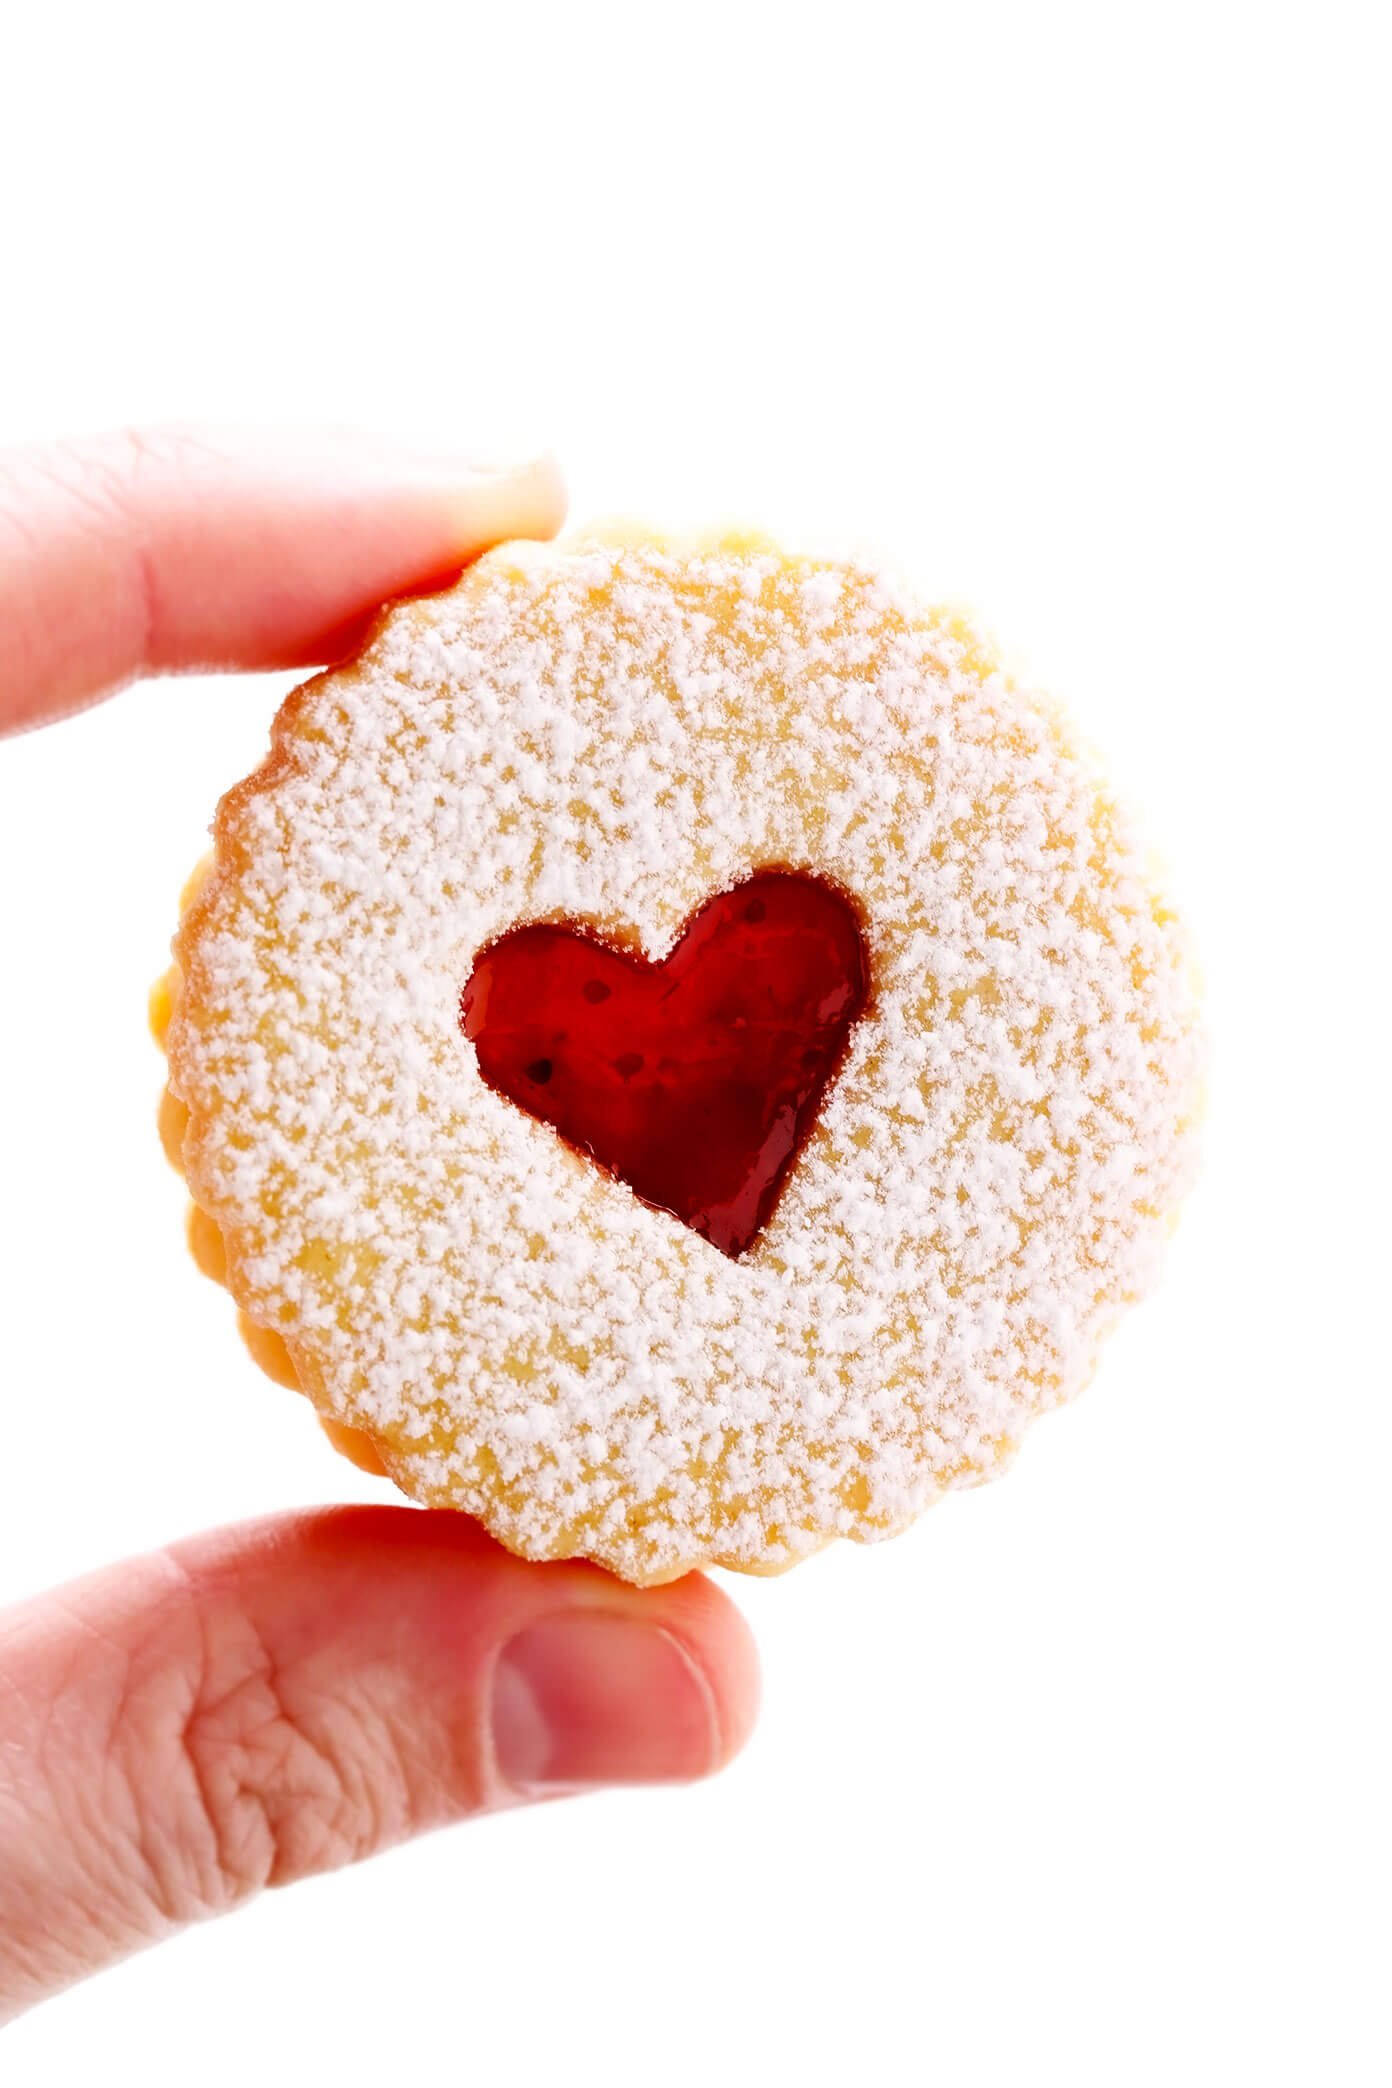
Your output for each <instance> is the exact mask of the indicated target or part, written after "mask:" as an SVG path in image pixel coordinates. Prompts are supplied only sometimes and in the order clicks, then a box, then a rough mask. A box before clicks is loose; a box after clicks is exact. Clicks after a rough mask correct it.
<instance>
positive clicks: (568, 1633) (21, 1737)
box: [0, 1508, 756, 2021]
mask: <svg viewBox="0 0 1392 2088" xmlns="http://www.w3.org/2000/svg"><path fill="white" fill-rule="evenodd" d="M755 1696H756V1681H755V1665H754V1655H753V1650H752V1646H751V1643H750V1640H749V1637H748V1633H747V1631H746V1628H745V1626H744V1625H743V1623H742V1622H741V1620H740V1618H739V1615H738V1613H737V1612H736V1611H735V1609H734V1608H733V1606H732V1605H731V1604H730V1603H728V1602H727V1601H726V1599H725V1598H724V1597H723V1596H722V1595H720V1594H719V1593H718V1592H717V1591H716V1590H715V1589H714V1588H713V1587H712V1586H711V1585H710V1583H709V1582H707V1581H703V1580H701V1579H699V1578H698V1577H695V1576H690V1577H688V1578H687V1579H685V1580H681V1581H678V1582H674V1583H673V1584H671V1585H670V1586H667V1587H664V1588H660V1589H655V1590H650V1591H647V1592H643V1591H640V1590H637V1589H634V1588H630V1587H627V1586H625V1585H624V1584H623V1583H622V1582H619V1581H616V1580H614V1579H612V1578H611V1577H610V1576H609V1575H607V1574H605V1573H602V1572H600V1571H599V1570H598V1569H597V1568H594V1567H590V1566H586V1565H584V1564H581V1563H566V1564H560V1565H546V1566H536V1565H529V1564H527V1563H526V1562H525V1561H523V1560H520V1559H516V1558H514V1557H512V1556H511V1555H510V1554H509V1553H507V1552H505V1551H503V1550H502V1549H501V1548H500V1547H499V1546H497V1545H496V1544H494V1543H493V1542H492V1540H491V1539H490V1538H488V1537H487V1536H486V1535H484V1533H483V1532H482V1531H480V1530H479V1529H478V1528H477V1527H476V1526H475V1525H474V1524H472V1523H470V1522H469V1521H468V1520H467V1519H466V1518H464V1517H462V1516H459V1515H455V1514H451V1513H449V1512H446V1511H441V1512H434V1513H432V1512H429V1511H422V1510H416V1509H410V1508H380V1509H379V1508H342V1509H330V1510H327V1511H324V1512H322V1513H317V1514H306V1515H298V1516H288V1517H282V1518H279V1519H276V1520H274V1521H269V1522H263V1523H255V1524H250V1525H246V1526H243V1527H241V1528H238V1529H234V1530H230V1531H224V1532H221V1533H219V1534H217V1535H215V1536H210V1537H201V1538H194V1539H191V1540H189V1541H187V1542H185V1543H182V1544H178V1545H174V1546H172V1547H171V1548H170V1549H169V1550H167V1551H165V1552H160V1553H155V1554H153V1555H151V1556H150V1557H148V1558H144V1559H138V1560H134V1561H132V1562H130V1563H129V1564H127V1565H125V1566H121V1567H117V1568H114V1569H112V1570H110V1571H108V1572H106V1573H103V1574H99V1575H96V1576H94V1577H93V1578H91V1579H90V1580H86V1581H80V1582H78V1583H76V1584H75V1585H74V1586H72V1587H69V1588H66V1589H64V1590H62V1591H61V1592H59V1593H57V1594H55V1595H51V1596H48V1597H46V1598H43V1599H41V1600H39V1601H37V1602H35V1603H32V1604H30V1605H28V1606H27V1607H25V1608H23V1609H20V1610H18V1611H14V1612H11V1613H9V1614H8V1615H7V1616H5V1617H4V1618H3V1619H0V2021H3V2020H4V2018H5V2017H6V2016H7V2015H10V2014H14V2013H17V2012H18V2011H19V2010H20V2009H22V2008H23V2007H25V2006H27V2005H28V2004H29V2003H31V2002H33V2001H35V2000H38V1999H40V1998H41V1997H42V1996H43V1995H44V1994H46V1993H50V1992H52V1991H54V1990H55V1989H56V1988H58V1987H60V1986H63V1985H66V1984H67V1983H68V1982H70V1981H71V1980H74V1979H78V1978H80V1977H82V1976H83V1975H84V1974H85V1973H88V1972H91V1971H95V1970H96V1969H97V1968H98V1967H100V1966H101V1965H103V1964H106V1963H109V1962H110V1961H112V1960H113V1959H115V1958H117V1957H120V1956H122V1955H124V1954H125V1953H126V1952H128V1951H131V1950H135V1949H138V1948H140V1947H141V1946H142V1945H144V1944H146V1943H150V1942H153V1941H156V1940H158V1939H159V1938H160V1937H162V1936H165V1935H167V1934H169V1933H171V1932H172V1931H173V1930H174V1929H175V1928H177V1927H179V1926H180V1925H182V1924H183V1923H185V1922H189V1921H193V1920H197V1919H199V1918H201V1917H203V1916H205V1915H209V1914H217V1913H221V1912H224V1911H226V1910H227V1909H229V1908H231V1907H234V1906H237V1905H238V1904H240V1903H241V1902H242V1901H243V1900H245V1899H248V1898H249V1897H251V1895H252V1894H254V1893H256V1892H257V1891H259V1890H260V1889H261V1888H262V1887H263V1886H266V1885H280V1884H286V1883H289V1882H290V1881H292V1880H294V1879H296V1878H302V1877H307V1876H309V1875H311V1874H313V1873H315V1872H317V1871H323V1870H328V1869H332V1868H334V1867H335V1866H336V1865H338V1864H342V1863H351V1862H353V1861H355V1860H356V1859H357V1858H359V1857H362V1856H368V1855H372V1854H373V1853H375V1851H377V1850H378V1849H381V1848H385V1847H387V1846H389V1845H390V1844H391V1843H393V1842H395V1841H399V1840H401V1839H403V1838H404V1837H406V1836H408V1835H413V1834H419V1833H423V1832H425V1831H426V1830H428V1829H429V1828H432V1827H438V1826H441V1825H443V1824H444V1823H446V1822H447V1821H451V1820H456V1819H461V1818H465V1817H467V1816H468V1815H470V1814H472V1813H477V1812H485V1811H489V1810H492V1809H494V1808H497V1807H500V1806H506V1805H513V1804H517V1803H518V1802H520V1801H523V1800H526V1799H530V1798H534V1797H538V1796H544V1795H550V1794H554V1793H556V1792H558V1791H567V1790H578V1789H584V1788H586V1787H588V1786H594V1785H597V1784H606V1783H649V1782H665V1781H680V1780H682V1779H685V1778H690V1777H698V1776H703V1775H706V1774H708V1773H709V1772H710V1771H712V1770H714V1769H717V1768H719V1767H720V1766H721V1765H722V1763H724V1762H725V1761H726V1760H727V1759H728V1758H729V1757H730V1756H731V1755H732V1754H733V1753H734V1752H735V1750H736V1749H737V1748H738V1747H739V1746H740V1745H741V1743H742V1742H743V1740H744V1738H745V1737H746V1734H747V1732H748V1730H749V1726H750V1724H751V1722H752V1718H753V1713H754V1704H755Z"/></svg>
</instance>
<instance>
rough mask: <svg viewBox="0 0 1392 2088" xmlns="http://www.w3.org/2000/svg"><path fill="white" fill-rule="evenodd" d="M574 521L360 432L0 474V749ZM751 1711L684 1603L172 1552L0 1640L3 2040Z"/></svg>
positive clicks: (289, 1535)
mask: <svg viewBox="0 0 1392 2088" xmlns="http://www.w3.org/2000/svg"><path fill="white" fill-rule="evenodd" d="M564 505H565V502H564V493H563V490H562V487H561V483H560V479H559V476H558V474H557V472H556V469H555V467H554V465H553V464H552V463H551V462H550V460H549V459H541V460H539V461H537V462H535V463H532V464H529V465H526V466H523V467H521V468H519V469H503V470H493V471H481V470H480V469H478V468H477V467H476V466H471V465H470V464H469V463H468V462H467V461H465V460H464V459H462V458H459V457H453V456H450V455H449V454H447V453H444V454H438V455H437V454H433V453H425V452H419V453H416V452H412V451H411V450H410V449H408V448H403V447H401V446H399V445H395V446H394V445H392V444H389V443H386V442H380V441H374V440H372V439H371V438H367V437H362V436H358V435H349V434H346V433H328V434H323V435H317V436H310V435H301V436H287V435H284V434H276V435H267V436H249V435H247V434H245V433H239V434H236V435H232V434H225V433H216V432H210V431H207V430H193V429H181V428H179V429H162V430H158V431H153V432H147V433H127V434H121V435H113V436H104V437H98V438H94V439H91V440H86V441H82V442H72V443H64V444H61V445H58V446H55V447H52V448H44V449H34V450H20V451H13V452H10V453H8V454H0V733H3V732H9V731H15V730H18V729H22V728H25V727H32V726H37V725H40V724H43V723H45V722H48V721H50V720H53V719H56V718H60V717H61V716H62V715H63V714H64V713H66V712H71V711H73V710H76V709H79V708H81V707H82V706H84V705H86V704H88V703H91V702H94V701H96V700H97V699H98V698H99V697H102V696H105V695H108V694H110V693H111V692H112V691H113V690H114V689H116V688H119V687H120V686H121V684H122V683H125V682H129V681H133V680H136V679H138V678H139V677H141V676H144V675H147V674H159V673H173V672H177V671H179V670H180V669H185V670H187V669H192V668H201V669H204V670H207V669H210V668H228V669H238V668H244V669H252V668H270V667H286V666H310V665H317V664H321V663H323V662H325V661H327V660H331V659H333V658H336V657H339V656H341V655H342V654H343V653H345V652H346V651H349V650H351V649H352V645H353V640H354V636H355V634H356V633H358V632H360V631H361V630H362V629H364V628H365V625H366V622H367V621H368V620H369V619H370V617H371V614H372V612H373V610H374V609H375V607H376V606H377V604H379V603H380V602H381V601H382V600H383V599H385V598H387V597H389V596H391V595H395V594H401V593H406V592H410V591H413V590H419V589H422V588H426V587H429V586H431V585H433V584H438V583H442V582H444V581H445V580H447V579H448V578H449V576H450V575H452V574H453V573H455V572H457V571H458V570H459V568H460V567H461V566H463V565H465V564H467V563H468V561H469V560H470V559H471V558H473V557H475V556H476V555H477V554H478V553H479V552H480V551H482V550H484V549H485V548H486V547H487V546H488V545H489V544H490V543H494V542H497V541H498V540H499V539H501V538H504V537H508V536H537V537H545V536H550V535H552V534H553V533H554V531H555V530H556V529H557V527H558V526H559V524H560V521H561V517H562V514H563V512H564ZM345 1616H351V1617H352V1619H353V1626H352V1631H351V1634H349V1633H346V1632H345V1631H344V1629H343V1623H342V1620H343V1618H344V1617H345ZM756 1698H757V1671H756V1666H755V1658H754V1652H753V1648H752V1643H751V1641H750V1638H749V1634H748V1631H747V1628H746V1627H745V1625H744V1624H743V1622H742V1620H741V1619H740V1617H739V1614H738V1612H737V1611H736V1610H735V1609H734V1608H733V1607H732V1605H731V1604H730V1603H729V1602H728V1601H727V1600H726V1599H725V1597H724V1596H723V1595H721V1594H720V1593H719V1592H718V1591H717V1590H716V1589H715V1588H714V1587H712V1586H711V1584H710V1583H709V1582H707V1581H705V1580H703V1579H702V1578H700V1576H698V1575H691V1576H688V1577H687V1578H686V1579H684V1580H681V1581H678V1582H675V1583H673V1584H672V1585H670V1586H668V1587H663V1588H657V1589H652V1590H647V1591H640V1590H638V1589H634V1588H630V1587H628V1586H626V1585H625V1584H624V1583H622V1582H620V1581H617V1580H614V1579H612V1578H611V1577H610V1576H609V1575H607V1574H605V1573H602V1572H600V1571H598V1570H597V1569H595V1568H593V1567H590V1566H587V1565H584V1564H581V1563H566V1564H562V1565H544V1566H538V1565H531V1564H528V1563H526V1562H524V1561H522V1560H519V1559H515V1558H513V1557H512V1556H511V1555H510V1554H508V1553H507V1552H505V1551H503V1550H502V1549H501V1548H500V1547H499V1546H498V1545H496V1544H494V1543H493V1542H492V1541H491V1540H490V1539H489V1538H488V1537H487V1536H486V1535H485V1534H484V1533H483V1532H481V1531H480V1530H479V1529H478V1528H477V1527H475V1526H474V1525H473V1524H471V1523H470V1522H468V1521H467V1520H466V1519H465V1518H464V1517H462V1516H457V1515H450V1514H448V1513H431V1512H427V1511H425V1510H422V1509H415V1508H407V1507H383V1508H358V1507H343V1508H330V1509H325V1510H321V1511H316V1512H311V1513H305V1514H299V1515H289V1516H279V1517H276V1518H273V1519H270V1520H267V1521H264V1522H258V1523H251V1524H246V1525H243V1526H240V1527H238V1528H235V1529H230V1530H223V1531H219V1532H217V1533H214V1534H211V1535H205V1536H201V1537H194V1538H190V1539H188V1540H186V1541H185V1542H182V1543H179V1544H175V1545H171V1546H169V1547H168V1548H166V1549H165V1550H163V1551H160V1552H155V1553H152V1554H150V1555H149V1556H147V1557H144V1558H139V1559H133V1560H128V1561H127V1562H125V1563H124V1564H122V1565H120V1566H115V1567H112V1568H109V1569H108V1570H106V1571H105V1572H102V1573H98V1574H94V1575H92V1576H90V1577H88V1578H87V1579H85V1580H82V1581H78V1582H76V1583H74V1584H73V1585H71V1586H69V1587H66V1588H63V1589H59V1590H57V1591H56V1592H54V1593H53V1594H51V1595H48V1596H45V1597H42V1598H40V1599H39V1600H37V1601H35V1602H31V1603H27V1604H25V1605H24V1606H23V1607H21V1608H19V1609H17V1610H11V1611H9V1612H5V1613H0V2021H3V2020H5V2019H6V2018H7V2017H9V2016H11V2015H14V2014H16V2013H18V2012H19V2011H20V2010H22V2009H24V2008H26V2007H28V2006H30V2005H31V2004H32V2003H34V2002H35V2001H38V2000H40V1999H42V1998H43V1997H44V1996H45V1995H47V1994H50V1993H53V1992H55V1991H56V1990H57V1989H59V1988H61V1987H63V1986H65V1985H67V1984H69V1983H70V1982H71V1981H73V1980H76V1979H79V1978H82V1977H84V1976H85V1975H86V1974H87V1973H90V1972H93V1971H96V1970H98V1969H99V1968H100V1967H102V1966H103V1965H106V1964H109V1963H111V1962H112V1961H114V1960H115V1959H117V1958H119V1957H122V1956H124V1955H125V1954H126V1953H128V1952H130V1951H132V1950H136V1949H140V1948H142V1947H143V1946H144V1945H145V1944H148V1943H152V1942H157V1941H159V1940H160V1939H161V1938H162V1937H165V1936H168V1935H170V1934H172V1933H174V1932H175V1931H176V1930H177V1929H178V1928H180V1927H181V1926H182V1925H183V1924H184V1923H186V1922H189V1921H194V1920H199V1919H202V1918H203V1917H205V1916H207V1915H210V1914H219V1913H224V1912H227V1911H229V1910H230V1909H232V1908H234V1907H237V1906H240V1905H241V1904H242V1903H243V1902H244V1901H246V1900H248V1899H250V1898H251V1897H253V1896H254V1895H255V1894H256V1893H257V1892H259V1891H261V1890H262V1889H263V1888H265V1887H267V1886H271V1885H282V1884H288V1883H291V1882H293V1881H294V1880H295V1879H297V1878H302V1877H309V1876H312V1875H314V1874H315V1873H317V1872H319V1871H324V1870H329V1869H333V1868H335V1867H336V1866H338V1865H340V1864H343V1863H350V1862H355V1861H356V1860H357V1859H358V1858H360V1857H364V1856H370V1855H372V1854H374V1853H375V1852H376V1851H377V1850H379V1849H383V1848H386V1847H389V1846H390V1845H391V1844H392V1843H394V1842H398V1841H400V1840H402V1839H404V1838H405V1837H407V1836H409V1835H415V1834H420V1833H424V1832H426V1831H427V1830H428V1829H430V1828H432V1827H439V1826H443V1825H445V1824H447V1823H448V1822H451V1821H454V1820H459V1819H465V1818H468V1817H470V1816H471V1815H473V1814H476V1813H480V1812H487V1811H491V1810H494V1809H496V1808H500V1807H504V1806H513V1805H517V1804H520V1803H525V1802H528V1801H529V1800H533V1799H536V1798H542V1797H551V1796H555V1795H557V1794H558V1793H562V1792H572V1791H582V1790H586V1789H590V1788H594V1787H597V1786H602V1785H610V1784H625V1783H652V1782H678V1781H684V1780H688V1779H691V1778H694V1777H700V1776H704V1775H707V1774H709V1773H711V1772H712V1771H714V1770H716V1769H718V1768H720V1767H721V1766H722V1765H723V1764H724V1763H725V1762H726V1761H728V1760H729V1758H730V1757H731V1756H732V1755H733V1754H734V1753H735V1752H736V1750H737V1749H738V1748H739V1747H740V1746H741V1745H742V1743H743V1741H744V1740H745V1738H746V1737H747V1735H748V1732H749V1729H750V1726H751V1725H752V1722H753V1718H754V1712H755V1706H756Z"/></svg>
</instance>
